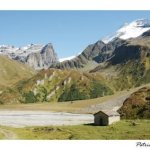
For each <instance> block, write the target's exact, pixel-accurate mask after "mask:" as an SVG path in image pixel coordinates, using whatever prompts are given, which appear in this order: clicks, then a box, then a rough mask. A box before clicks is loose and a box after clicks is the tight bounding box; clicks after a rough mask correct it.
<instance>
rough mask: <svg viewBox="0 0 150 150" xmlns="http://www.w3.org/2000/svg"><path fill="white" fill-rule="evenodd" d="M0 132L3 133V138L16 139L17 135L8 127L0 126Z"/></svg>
mask: <svg viewBox="0 0 150 150" xmlns="http://www.w3.org/2000/svg"><path fill="white" fill-rule="evenodd" d="M0 133H2V134H3V135H4V138H3V139H4V140H16V139H18V137H17V135H16V134H15V133H14V132H13V131H10V130H8V129H4V128H1V127H0Z"/></svg>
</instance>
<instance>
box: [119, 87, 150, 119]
mask: <svg viewBox="0 0 150 150" xmlns="http://www.w3.org/2000/svg"><path fill="white" fill-rule="evenodd" d="M119 113H120V114H121V117H122V118H126V119H137V118H140V119H141V118H142V119H149V118H150V87H144V88H141V89H140V90H138V91H136V92H134V93H133V94H131V96H130V97H129V98H127V99H126V100H125V101H124V103H123V106H122V107H121V108H120V110H119Z"/></svg>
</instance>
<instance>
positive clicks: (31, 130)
mask: <svg viewBox="0 0 150 150" xmlns="http://www.w3.org/2000/svg"><path fill="white" fill-rule="evenodd" d="M149 126H150V120H132V121H131V120H122V121H120V122H117V123H115V124H113V125H110V126H93V125H92V124H86V125H73V126H47V127H46V126H45V127H26V128H12V127H2V126H1V127H0V135H1V136H0V138H1V139H30V140H33V139H35V140H38V139H41V140H42V139H43V140H44V139H49V140H54V139H60V140H64V139H68V140H73V139H74V140H83V139H84V140H86V139H87V140H94V139H95V140H96V139H105V140H107V139H109V140H114V139H116V140H120V139H122V140H133V139H134V140H137V139H140V140H148V139H150V128H149ZM8 135H11V136H10V137H9V138H8Z"/></svg>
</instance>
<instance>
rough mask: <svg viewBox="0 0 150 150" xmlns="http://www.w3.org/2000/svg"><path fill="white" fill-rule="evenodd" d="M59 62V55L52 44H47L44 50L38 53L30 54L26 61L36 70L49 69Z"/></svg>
mask: <svg viewBox="0 0 150 150" xmlns="http://www.w3.org/2000/svg"><path fill="white" fill-rule="evenodd" d="M57 61H58V59H57V55H56V53H55V52H54V49H53V46H52V45H51V44H47V45H46V46H45V47H43V48H42V50H41V51H39V52H37V53H31V54H29V55H28V57H27V59H26V63H27V64H28V65H30V66H31V67H33V68H35V69H36V70H38V69H43V68H44V69H47V68H48V67H50V66H51V65H52V64H55V63H56V62H57Z"/></svg>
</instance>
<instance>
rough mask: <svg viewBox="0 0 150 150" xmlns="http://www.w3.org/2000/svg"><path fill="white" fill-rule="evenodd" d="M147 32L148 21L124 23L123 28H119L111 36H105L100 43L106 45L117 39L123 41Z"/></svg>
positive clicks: (149, 21)
mask: <svg viewBox="0 0 150 150" xmlns="http://www.w3.org/2000/svg"><path fill="white" fill-rule="evenodd" d="M148 30H150V20H149V19H138V20H136V21H133V22H131V23H129V24H128V23H125V24H124V26H123V27H121V28H120V29H119V30H118V31H117V32H116V33H114V34H113V35H111V36H107V37H106V38H104V39H102V41H103V42H104V43H108V42H110V41H112V40H113V39H115V38H117V37H118V38H120V39H124V40H126V39H129V38H136V37H138V36H140V35H142V34H143V33H144V32H146V31H148Z"/></svg>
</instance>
